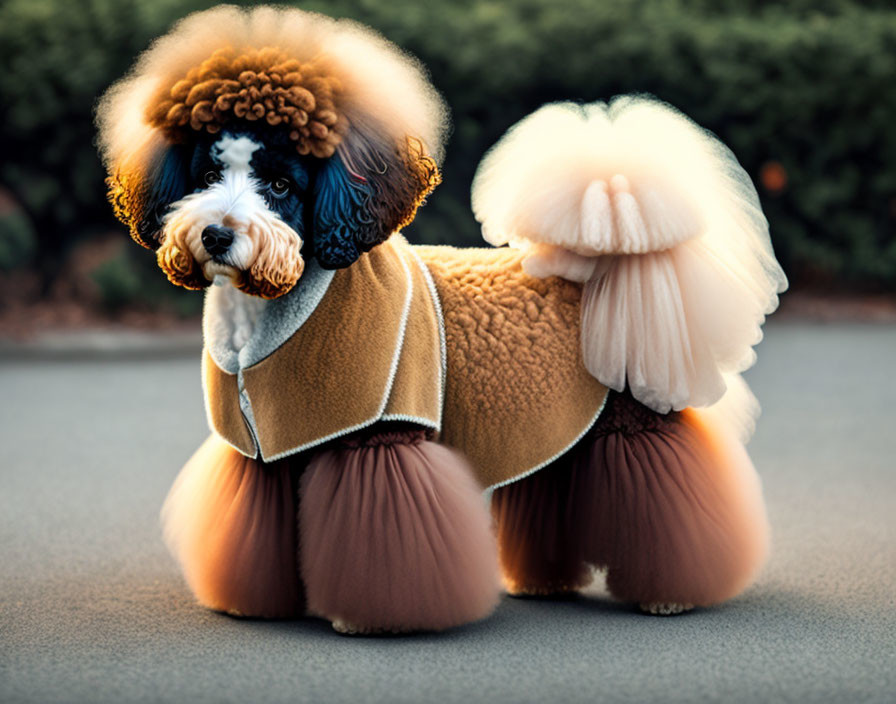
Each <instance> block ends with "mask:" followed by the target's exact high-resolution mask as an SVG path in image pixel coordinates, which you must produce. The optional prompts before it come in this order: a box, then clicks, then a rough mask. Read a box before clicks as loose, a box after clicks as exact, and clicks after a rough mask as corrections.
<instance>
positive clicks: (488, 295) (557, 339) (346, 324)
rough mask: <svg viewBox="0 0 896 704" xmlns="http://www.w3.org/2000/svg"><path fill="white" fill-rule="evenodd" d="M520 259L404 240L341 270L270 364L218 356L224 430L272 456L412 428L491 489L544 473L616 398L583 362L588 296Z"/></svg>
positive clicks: (213, 383) (212, 384) (210, 361)
mask: <svg viewBox="0 0 896 704" xmlns="http://www.w3.org/2000/svg"><path fill="white" fill-rule="evenodd" d="M521 258H522V255H521V254H520V253H519V252H517V251H515V250H510V249H455V248H452V247H411V246H410V245H408V244H407V243H406V242H405V240H404V239H402V238H401V237H393V238H392V239H391V240H390V241H389V242H387V243H385V244H384V245H381V246H379V247H376V248H375V249H373V250H372V251H371V252H369V253H367V254H365V255H363V256H362V257H361V258H360V259H359V260H358V261H357V262H356V263H355V264H354V265H352V266H351V267H349V268H347V269H344V270H340V271H338V272H337V273H336V275H335V276H334V277H333V280H332V282H330V284H329V288H328V289H327V292H326V294H325V295H324V297H323V299H322V300H321V302H320V303H319V304H318V306H317V307H316V308H315V310H314V311H313V312H312V313H311V315H310V316H309V317H308V319H307V321H305V322H304V323H303V324H302V325H301V327H300V328H299V329H298V330H297V331H296V332H295V333H294V334H293V335H292V336H291V337H290V338H289V339H288V340H287V341H286V342H285V343H284V344H283V345H282V346H281V347H280V348H278V349H277V350H276V351H274V352H273V353H271V354H270V355H269V356H268V357H266V358H265V359H263V360H261V361H259V362H257V363H256V364H253V365H251V366H249V367H247V368H245V369H241V370H240V371H239V372H238V374H229V373H227V372H226V371H224V370H222V369H221V368H220V367H219V366H218V365H217V364H215V360H214V358H213V357H209V356H208V355H207V356H206V365H205V374H206V381H205V388H206V392H207V394H208V398H207V404H208V410H209V418H210V422H211V424H212V428H213V429H214V430H215V431H216V432H218V433H219V434H220V435H221V436H222V437H224V438H225V439H226V440H227V441H228V442H230V443H231V444H232V445H233V446H234V447H236V448H238V449H240V451H242V452H244V454H247V455H249V456H254V455H255V451H256V448H255V444H254V442H253V436H254V437H255V438H256V439H257V441H258V445H259V446H260V450H261V456H262V457H263V458H264V459H265V460H271V459H276V458H279V457H284V456H288V455H290V454H293V453H295V452H299V451H302V450H305V449H309V448H311V447H314V446H316V445H319V444H322V443H324V442H326V441H328V440H332V439H334V438H337V437H340V436H344V435H347V434H349V433H352V432H354V431H357V430H360V429H361V428H364V427H367V426H368V425H371V424H372V423H374V422H376V421H378V420H393V421H394V420H404V421H407V422H410V423H415V424H417V425H422V426H424V427H428V428H430V429H431V430H433V431H434V432H435V433H437V434H438V435H439V440H440V441H441V442H443V443H444V444H446V445H449V446H451V447H455V448H457V449H459V450H460V451H461V452H463V453H464V454H465V455H466V456H467V457H468V458H469V459H470V461H471V462H472V464H473V467H474V468H475V471H476V475H477V478H478V479H479V481H480V483H482V484H483V486H495V485H500V484H502V483H505V482H508V481H513V480H514V479H516V478H518V477H520V476H524V475H526V474H527V473H530V472H532V471H534V470H536V469H539V468H540V467H542V466H544V465H546V464H547V463H549V462H551V461H552V460H553V459H555V458H556V457H558V456H560V455H561V454H563V453H564V452H565V451H566V450H568V449H569V448H570V447H572V446H573V445H574V444H575V443H576V441H577V440H578V439H579V438H581V437H582V435H583V434H584V433H585V432H586V431H587V430H588V428H589V427H591V426H592V425H593V424H594V422H595V420H596V419H597V417H598V416H599V414H600V411H601V408H602V406H603V403H604V400H605V399H606V395H607V389H606V387H604V386H602V385H601V384H600V383H599V382H598V381H597V380H596V379H594V378H593V377H592V376H591V375H590V374H589V373H588V372H587V370H586V369H585V367H584V365H583V363H582V356H581V349H580V344H579V301H580V298H581V286H580V285H579V284H575V283H571V282H568V281H564V280H563V279H560V278H557V277H552V278H548V279H536V278H533V277H531V276H529V275H527V274H526V273H525V272H524V271H523V269H522V267H521V266H520V260H521ZM248 344H249V345H252V344H253V342H252V340H250V341H249V343H248ZM241 383H242V388H243V391H244V401H245V399H248V406H246V405H245V404H244V409H243V410H241V408H240V384H241ZM246 410H248V411H251V413H246V412H245V411H246ZM244 416H246V417H249V418H250V420H253V419H254V423H252V426H253V427H251V428H250V427H249V426H247V422H246V419H245V418H244Z"/></svg>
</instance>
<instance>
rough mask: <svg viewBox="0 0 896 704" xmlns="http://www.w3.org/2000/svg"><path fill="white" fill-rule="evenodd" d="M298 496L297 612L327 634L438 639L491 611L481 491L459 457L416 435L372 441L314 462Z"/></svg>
mask: <svg viewBox="0 0 896 704" xmlns="http://www.w3.org/2000/svg"><path fill="white" fill-rule="evenodd" d="M300 494H301V508H300V512H299V517H300V542H301V561H302V565H301V569H302V577H303V579H304V581H305V585H306V590H307V596H308V607H309V610H310V611H311V612H312V613H315V614H318V615H320V616H323V617H325V618H327V619H329V620H330V621H332V622H333V624H334V626H335V627H336V628H338V629H339V630H344V631H349V632H378V631H395V632H399V631H414V630H439V629H444V628H449V627H451V626H456V625H459V624H462V623H467V622H470V621H475V620H477V619H480V618H483V617H485V616H486V615H488V614H489V613H490V612H491V611H492V610H493V609H494V607H495V606H496V604H497V601H498V595H499V580H498V567H497V560H496V557H495V555H496V550H495V545H494V538H493V536H492V534H491V529H490V525H489V518H488V512H487V510H486V506H485V502H484V501H483V499H482V494H481V489H480V487H479V486H478V485H477V484H476V482H475V480H474V479H473V475H472V473H471V472H470V470H469V468H468V467H467V466H466V463H465V462H464V461H463V458H462V457H461V456H460V455H458V454H457V453H455V452H454V451H452V450H449V449H448V448H446V447H443V446H441V445H438V444H436V443H433V442H429V441H427V440H425V439H424V436H423V433H422V432H420V431H403V432H388V433H385V432H380V433H376V434H374V435H370V436H368V437H366V438H365V439H363V440H358V441H354V442H352V443H351V444H349V443H345V444H344V445H343V446H341V447H337V448H335V449H331V450H326V451H323V452H321V453H319V454H318V455H316V456H315V457H313V458H312V460H311V463H310V465H309V467H308V470H307V472H306V473H305V474H304V476H303V477H302V482H301V492H300Z"/></svg>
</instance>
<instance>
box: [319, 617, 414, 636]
mask: <svg viewBox="0 0 896 704" xmlns="http://www.w3.org/2000/svg"><path fill="white" fill-rule="evenodd" d="M331 625H332V626H333V630H334V631H336V632H337V633H341V634H342V635H345V636H375V635H383V634H396V633H410V632H411V631H410V629H403V628H397V627H396V628H378V627H374V626H360V625H358V624H356V623H348V622H347V621H342V620H340V619H336V620H335V621H333V622H332V623H331Z"/></svg>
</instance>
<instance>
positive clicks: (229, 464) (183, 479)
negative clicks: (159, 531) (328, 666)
mask: <svg viewBox="0 0 896 704" xmlns="http://www.w3.org/2000/svg"><path fill="white" fill-rule="evenodd" d="M297 483H298V481H297V477H296V470H295V469H294V468H292V467H291V466H290V464H289V463H288V462H287V461H280V462H276V463H273V464H262V463H260V462H257V461H255V460H253V459H250V458H248V457H244V456H243V455H241V454H240V453H239V452H237V451H236V450H234V449H233V448H232V447H230V446H229V445H227V444H226V443H225V442H224V441H223V440H221V439H220V438H219V437H217V436H215V435H212V436H211V437H209V439H208V440H206V441H205V443H203V445H202V446H201V447H200V448H199V449H198V450H197V451H196V453H195V454H194V455H193V457H192V458H191V459H190V461H189V462H187V464H186V466H185V467H184V468H183V470H181V473H180V475H179V476H178V478H177V480H176V481H175V483H174V486H173V487H172V488H171V491H170V492H169V494H168V498H167V499H166V500H165V505H164V507H163V508H162V523H163V529H164V534H165V541H166V543H167V544H168V547H169V549H170V550H171V552H172V553H173V554H174V556H175V557H176V558H177V560H178V561H179V562H180V565H181V567H182V569H183V572H184V576H185V577H186V580H187V583H188V584H189V585H190V588H191V589H192V590H193V593H194V594H195V595H196V598H197V599H198V600H199V602H200V603H201V604H202V605H204V606H207V607H209V608H211V609H216V610H218V611H226V612H228V613H230V614H233V615H239V616H254V617H262V618H294V617H298V616H302V615H303V614H304V612H305V604H304V596H303V591H302V585H301V582H300V580H299V571H298V557H297V537H296V511H297V503H298V500H297V493H298V487H297Z"/></svg>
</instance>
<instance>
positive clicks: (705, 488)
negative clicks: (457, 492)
mask: <svg viewBox="0 0 896 704" xmlns="http://www.w3.org/2000/svg"><path fill="white" fill-rule="evenodd" d="M564 496H565V497H567V498H566V515H565V516H564V515H562V513H561V512H560V511H559V510H558V509H557V508H556V507H555V503H558V502H559V503H562V502H563V497H564ZM554 497H559V498H554ZM494 501H495V503H494V504H493V511H494V513H495V517H496V519H497V520H498V535H499V539H500V548H501V556H502V567H503V568H504V573H505V582H506V583H508V584H510V585H511V587H512V588H513V586H514V585H516V589H517V590H518V591H533V588H534V587H538V586H540V585H544V586H547V587H550V586H552V585H557V584H560V585H562V584H563V583H564V582H565V581H567V580H568V579H569V577H568V575H571V574H576V569H575V564H576V555H580V556H581V558H580V559H581V560H582V561H583V562H586V563H590V564H592V565H595V566H598V567H604V568H606V569H607V586H608V588H609V590H610V592H611V593H612V594H613V595H614V596H616V597H617V598H619V599H621V600H623V601H628V602H635V603H640V604H646V605H657V604H660V605H698V606H707V605H710V604H716V603H719V602H722V601H724V600H726V599H729V598H731V597H733V596H735V595H737V594H738V593H740V592H741V591H742V590H743V589H745V588H746V587H747V586H749V584H750V583H751V582H752V581H753V579H754V578H755V576H756V573H757V572H758V570H759V568H760V567H761V566H762V563H763V562H764V559H765V555H766V552H767V543H768V527H767V520H766V515H765V508H764V505H763V501H762V495H761V490H760V486H759V479H758V477H757V476H756V473H755V470H754V469H753V467H752V465H751V463H750V460H749V458H748V457H747V455H746V452H745V450H744V449H743V447H742V446H741V444H740V443H739V442H738V441H737V440H736V439H734V438H732V437H729V436H727V435H726V434H725V431H724V430H723V429H722V428H716V427H712V426H711V425H710V424H709V422H708V418H706V417H704V416H703V415H702V414H701V413H700V412H697V411H694V410H692V409H688V410H686V411H684V412H681V413H672V414H668V415H660V414H657V413H655V412H653V411H650V410H649V409H647V408H646V407H644V406H642V405H641V404H639V403H638V402H636V401H634V399H632V398H631V397H630V396H629V395H627V394H614V396H613V398H612V400H611V401H610V403H609V404H608V408H607V410H606V411H605V412H604V415H603V416H602V417H601V419H600V421H599V422H598V424H597V425H596V426H595V428H594V429H593V431H592V432H591V433H590V434H589V438H588V439H587V440H586V441H584V442H583V443H582V444H580V445H579V447H577V448H576V449H575V450H574V451H573V453H571V455H570V457H569V459H568V460H565V461H564V460H561V461H560V462H557V463H554V465H551V466H550V467H546V468H545V469H543V470H541V471H540V472H537V473H536V474H535V475H533V476H531V477H528V478H526V479H523V480H521V481H519V482H517V483H516V484H511V485H509V486H508V487H504V488H501V489H498V490H497V491H496V492H495V496H494ZM558 514H560V515H558ZM552 520H553V521H556V523H555V528H554V531H555V532H554V534H553V537H551V539H550V540H547V541H545V540H544V538H543V536H545V535H548V534H549V532H550V529H549V528H548V527H547V526H546V523H549V522H550V521H552ZM552 555H553V556H555V557H553V558H552ZM557 555H563V556H564V559H563V560H558V559H556V556H557ZM533 566H534V567H533Z"/></svg>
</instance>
